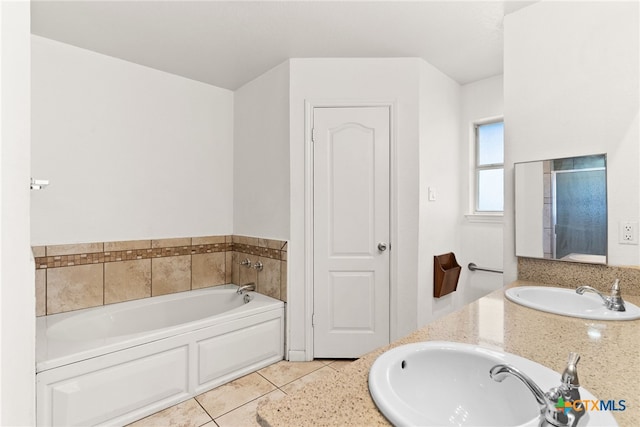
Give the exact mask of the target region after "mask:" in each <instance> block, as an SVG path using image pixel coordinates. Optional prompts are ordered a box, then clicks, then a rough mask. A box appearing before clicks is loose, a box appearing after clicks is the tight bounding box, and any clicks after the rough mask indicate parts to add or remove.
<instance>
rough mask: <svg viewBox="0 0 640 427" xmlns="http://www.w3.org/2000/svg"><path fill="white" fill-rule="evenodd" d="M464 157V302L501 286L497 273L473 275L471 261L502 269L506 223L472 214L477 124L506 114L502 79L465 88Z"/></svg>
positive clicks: (461, 193) (461, 191)
mask: <svg viewBox="0 0 640 427" xmlns="http://www.w3.org/2000/svg"><path fill="white" fill-rule="evenodd" d="M460 114H461V120H460V122H461V135H460V136H461V138H460V141H461V142H460V144H461V156H460V160H459V161H460V164H461V165H462V167H463V171H462V176H463V178H462V180H461V182H460V187H459V197H460V204H461V206H462V211H463V212H464V213H466V214H467V215H466V216H464V217H463V216H460V217H459V227H460V234H461V237H460V238H461V241H462V244H461V248H460V257H459V259H458V262H459V263H460V265H462V267H463V268H462V274H461V276H460V284H459V288H460V290H459V295H458V298H460V299H461V300H462V303H463V304H464V303H468V302H471V301H474V300H476V299H478V298H480V297H482V296H484V295H486V294H487V293H489V292H491V291H493V290H495V289H498V288H500V287H502V285H503V277H502V275H500V274H497V273H489V272H483V271H475V272H471V271H469V269H468V268H467V265H468V264H469V263H470V262H473V263H475V264H477V265H478V266H480V267H485V268H490V269H498V270H501V269H502V265H503V264H502V257H503V251H504V250H503V231H502V229H503V224H502V218H495V217H482V216H473V215H469V214H471V213H473V211H474V200H473V194H474V192H475V189H474V174H475V169H474V168H475V160H474V159H475V157H474V153H475V148H474V145H475V137H474V129H473V127H474V124H475V123H477V122H479V121H485V120H488V119H498V118H500V117H502V116H503V114H504V92H503V78H502V76H501V75H499V76H494V77H489V78H487V79H483V80H479V81H477V82H473V83H469V84H466V85H464V86H462V108H461V113H460Z"/></svg>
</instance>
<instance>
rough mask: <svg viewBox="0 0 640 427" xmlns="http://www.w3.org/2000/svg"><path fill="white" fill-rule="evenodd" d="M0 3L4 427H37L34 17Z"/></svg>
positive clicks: (0, 388)
mask: <svg viewBox="0 0 640 427" xmlns="http://www.w3.org/2000/svg"><path fill="white" fill-rule="evenodd" d="M29 7H30V5H29V2H28V1H14V2H5V1H2V2H0V52H1V55H2V56H1V57H0V242H1V243H0V425H3V426H9V425H11V426H16V425H34V424H35V369H34V367H35V291H34V286H33V283H34V268H35V266H34V264H33V258H32V256H31V247H30V245H29V156H30V141H29V138H30V136H29V133H30V99H31V96H30V81H29V75H30V61H31V59H30V38H29V37H30V36H29V33H30V12H29Z"/></svg>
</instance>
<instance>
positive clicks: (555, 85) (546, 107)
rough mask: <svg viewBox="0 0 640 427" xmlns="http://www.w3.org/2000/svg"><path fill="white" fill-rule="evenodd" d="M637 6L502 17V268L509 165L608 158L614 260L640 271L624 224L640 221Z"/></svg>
mask: <svg viewBox="0 0 640 427" xmlns="http://www.w3.org/2000/svg"><path fill="white" fill-rule="evenodd" d="M638 7H639V5H638V3H637V2H539V3H536V4H534V5H532V6H529V7H526V8H524V9H521V10H520V11H518V12H515V13H512V14H510V15H507V16H506V17H505V22H504V28H505V35H504V39H505V48H504V55H505V56H504V63H505V68H504V86H505V123H506V128H505V138H506V141H507V144H506V150H505V151H506V152H505V176H506V180H505V195H506V197H505V207H506V209H507V210H506V211H505V248H504V254H505V258H504V259H505V269H506V270H507V274H506V275H505V276H506V277H505V279H506V280H507V281H509V279H510V280H513V279H515V277H516V271H517V266H516V258H515V255H514V251H513V242H514V218H513V203H514V201H513V188H514V187H513V163H514V162H522V161H530V160H543V159H548V158H559V157H570V156H576V155H584V154H596V153H606V154H607V180H608V211H609V263H610V264H613V265H638V264H640V252H639V250H638V248H639V247H638V246H634V245H620V244H618V222H619V221H621V220H625V219H631V220H636V221H637V220H638V217H639V215H640V200H639V198H638V195H639V194H640V190H639V186H640V168H639V164H638V163H639V159H640V153H639V150H640V147H639V145H640V144H638V140H639V137H640V132H639V130H640V129H639V127H640V124H639V118H638V114H639V93H640V92H639V89H640V88H639V84H638V82H639V64H640V62H639V54H640V37H639V36H640V34H639V22H638V21H639V13H638Z"/></svg>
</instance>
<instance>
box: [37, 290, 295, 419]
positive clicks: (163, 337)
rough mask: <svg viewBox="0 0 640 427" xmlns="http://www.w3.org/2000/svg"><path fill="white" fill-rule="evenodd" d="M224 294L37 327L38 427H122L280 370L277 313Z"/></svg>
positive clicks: (115, 308)
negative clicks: (275, 367) (268, 369)
mask: <svg viewBox="0 0 640 427" xmlns="http://www.w3.org/2000/svg"><path fill="white" fill-rule="evenodd" d="M235 290H236V286H233V285H230V286H223V287H216V288H208V289H202V290H197V291H190V292H182V293H178V294H171V295H164V296H160V297H153V298H146V299H142V300H136V301H128V302H124V303H119V304H112V305H107V306H102V307H96V308H90V309H85V310H78V311H74V312H71V313H62V314H54V315H50V316H45V317H40V318H38V319H37V321H36V324H37V339H36V362H37V363H36V382H37V424H38V425H42V426H47V425H64V426H71V425H83V426H86V425H98V424H109V425H119V424H125V423H128V422H131V421H134V420H136V419H139V418H142V417H144V416H146V415H149V414H151V413H154V412H156V411H159V410H161V409H163V408H166V407H169V406H171V405H174V404H176V403H178V402H180V401H183V400H185V399H188V398H190V397H193V396H195V395H197V394H200V393H202V392H204V391H206V390H208V389H211V388H213V387H216V386H218V385H220V384H223V383H225V382H228V381H231V380H232V379H235V378H238V377H240V376H242V375H245V374H247V373H249V372H252V371H255V370H257V369H260V368H262V367H264V366H267V365H269V364H271V363H274V362H277V361H278V360H282V358H283V355H284V303H282V302H281V301H278V300H275V299H272V298H269V297H266V296H264V295H260V294H257V293H253V292H251V296H252V297H253V299H252V300H251V301H250V302H248V303H246V304H245V303H244V300H243V297H242V296H240V295H237V294H236V292H235Z"/></svg>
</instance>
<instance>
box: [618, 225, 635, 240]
mask: <svg viewBox="0 0 640 427" xmlns="http://www.w3.org/2000/svg"><path fill="white" fill-rule="evenodd" d="M618 241H619V243H622V244H624V245H637V244H638V222H637V221H621V222H620V231H619V234H618Z"/></svg>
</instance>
